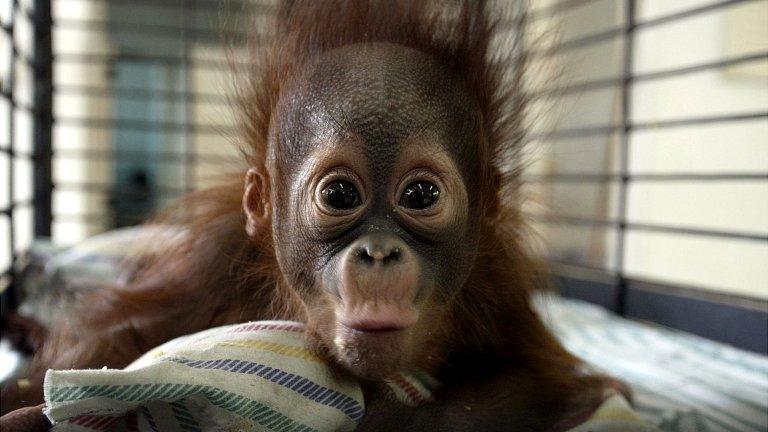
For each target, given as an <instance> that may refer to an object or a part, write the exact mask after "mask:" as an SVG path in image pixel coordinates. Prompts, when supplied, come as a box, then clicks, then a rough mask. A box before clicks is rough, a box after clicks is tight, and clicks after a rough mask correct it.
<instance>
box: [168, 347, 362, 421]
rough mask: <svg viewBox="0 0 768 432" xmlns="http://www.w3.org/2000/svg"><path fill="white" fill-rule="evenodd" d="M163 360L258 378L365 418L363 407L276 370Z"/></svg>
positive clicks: (241, 362) (240, 364) (239, 362)
mask: <svg viewBox="0 0 768 432" xmlns="http://www.w3.org/2000/svg"><path fill="white" fill-rule="evenodd" d="M163 360H165V361H172V362H175V363H180V364H183V365H185V366H189V367H193V368H196V369H216V370H222V371H227V372H234V373H244V374H249V375H257V376H259V377H261V378H264V379H267V380H269V381H272V382H273V383H276V384H279V385H282V386H283V387H286V388H288V389H290V390H293V391H295V392H296V393H299V394H300V395H302V396H304V397H306V398H308V399H310V400H312V401H314V402H317V403H319V404H321V405H325V406H329V407H331V408H334V409H337V410H339V411H341V412H342V413H344V415H346V416H347V417H349V418H350V419H352V420H353V421H355V422H360V420H361V419H362V418H363V415H364V414H365V409H364V408H363V406H362V405H361V404H360V403H359V402H358V401H356V400H354V399H353V398H351V397H349V396H347V395H345V394H344V393H341V392H338V391H336V390H333V389H329V388H327V387H323V386H321V385H319V384H317V383H315V382H313V381H311V380H309V379H307V378H305V377H302V376H300V375H296V374H292V373H289V372H285V371H283V370H280V369H278V368H275V367H271V366H266V365H262V364H259V363H254V362H249V361H244V360H234V359H219V360H193V359H188V358H182V357H165V358H163Z"/></svg>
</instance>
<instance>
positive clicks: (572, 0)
mask: <svg viewBox="0 0 768 432" xmlns="http://www.w3.org/2000/svg"><path fill="white" fill-rule="evenodd" d="M595 1H596V0H563V1H560V2H557V3H555V4H553V5H552V6H548V7H546V8H542V9H539V10H537V11H535V12H533V13H531V14H529V19H530V20H531V21H536V20H539V19H541V18H547V17H552V16H553V15H557V14H562V13H563V12H567V11H569V10H571V9H575V8H577V7H581V6H585V5H588V4H590V3H594V2H595Z"/></svg>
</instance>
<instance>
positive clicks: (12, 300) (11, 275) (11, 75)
mask: <svg viewBox="0 0 768 432" xmlns="http://www.w3.org/2000/svg"><path fill="white" fill-rule="evenodd" d="M18 7H19V4H18V1H17V0H13V2H12V3H11V24H10V25H9V26H8V27H9V28H8V30H9V32H8V33H7V35H8V37H9V38H10V43H11V47H12V48H11V53H10V54H11V55H10V56H9V69H8V83H7V85H8V89H7V90H6V91H5V92H4V94H3V96H4V97H6V98H7V99H8V103H9V107H8V120H7V121H8V148H7V154H8V186H7V187H8V189H7V190H8V203H9V206H8V207H7V208H6V209H4V211H3V213H4V214H5V215H7V216H8V252H9V256H10V257H11V263H10V267H9V268H7V269H3V271H4V272H6V273H7V279H8V285H7V286H5V287H0V292H2V293H3V294H5V296H6V298H7V303H8V309H9V310H13V309H15V308H16V306H17V305H18V298H17V293H16V286H15V280H16V268H15V267H16V229H15V226H14V217H13V210H14V208H15V206H16V202H15V201H16V196H15V189H16V185H15V184H14V181H15V180H14V179H15V177H16V175H15V165H16V161H15V156H14V138H15V134H16V122H15V115H14V105H15V103H14V102H15V101H14V93H15V87H16V72H15V69H16V67H15V63H16V55H17V53H18V51H17V50H16V44H15V26H14V25H13V24H14V21H15V16H16V10H17V9H18ZM3 303H5V302H3Z"/></svg>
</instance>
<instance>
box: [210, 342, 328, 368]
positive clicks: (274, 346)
mask: <svg viewBox="0 0 768 432" xmlns="http://www.w3.org/2000/svg"><path fill="white" fill-rule="evenodd" d="M214 345H220V346H234V347H241V348H255V349H260V350H265V351H272V352H273V353H276V354H280V355H284V356H288V357H295V358H298V359H302V360H307V361H312V362H315V363H324V362H323V359H322V358H320V357H319V356H317V355H316V354H315V353H313V352H312V351H310V350H308V349H306V348H302V347H295V346H290V345H284V344H280V343H276V342H267V341H261V340H225V341H217V342H216V343H215V344H214Z"/></svg>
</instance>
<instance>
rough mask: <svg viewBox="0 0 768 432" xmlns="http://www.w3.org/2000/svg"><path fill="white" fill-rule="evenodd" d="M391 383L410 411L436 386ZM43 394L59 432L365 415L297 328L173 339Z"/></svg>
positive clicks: (57, 378) (238, 426)
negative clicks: (129, 361)
mask: <svg viewBox="0 0 768 432" xmlns="http://www.w3.org/2000/svg"><path fill="white" fill-rule="evenodd" d="M386 383H387V384H388V385H389V388H390V389H391V390H392V392H393V394H394V395H395V397H397V398H398V399H399V400H400V401H401V402H403V403H405V404H408V405H416V404H419V403H423V402H426V401H429V400H430V399H431V394H432V393H431V390H432V389H433V388H434V387H435V386H436V385H437V382H436V381H435V380H434V379H432V378H430V377H428V376H426V375H424V374H413V375H412V374H397V375H395V376H393V377H390V378H389V379H388V380H386ZM44 391H45V401H46V404H47V410H46V414H47V415H48V417H49V418H50V419H51V420H52V421H53V422H54V423H55V425H56V426H55V427H54V430H57V431H104V430H128V431H130V430H147V431H200V430H275V431H336V430H339V431H342V430H352V429H354V428H355V426H356V425H357V424H358V423H359V421H360V420H361V419H362V417H363V415H364V414H365V407H364V402H363V394H362V391H361V389H360V386H359V384H358V383H357V382H356V381H354V380H351V379H349V378H345V377H342V376H338V375H337V374H332V373H331V371H330V370H329V369H328V367H327V366H326V365H325V364H324V363H323V361H322V360H321V359H320V358H319V357H317V356H316V355H315V354H314V353H313V352H312V351H311V350H310V349H309V348H308V347H307V346H306V342H305V340H304V337H303V325H302V324H301V323H296V322H289V321H259V322H254V323H246V324H238V325H231V326H225V327H218V328H214V329H210V330H206V331H203V332H201V333H196V334H193V335H189V336H185V337H182V338H178V339H174V340H173V341H170V342H168V343H166V344H164V345H161V346H159V347H157V348H155V349H153V350H152V351H150V352H148V353H146V354H145V355H144V356H142V357H141V358H139V359H138V360H136V361H135V362H134V363H133V364H131V365H130V366H128V367H127V368H126V369H125V370H113V369H106V368H105V369H101V370H99V369H93V370H69V371H53V370H49V371H48V373H47V374H46V377H45V385H44Z"/></svg>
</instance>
